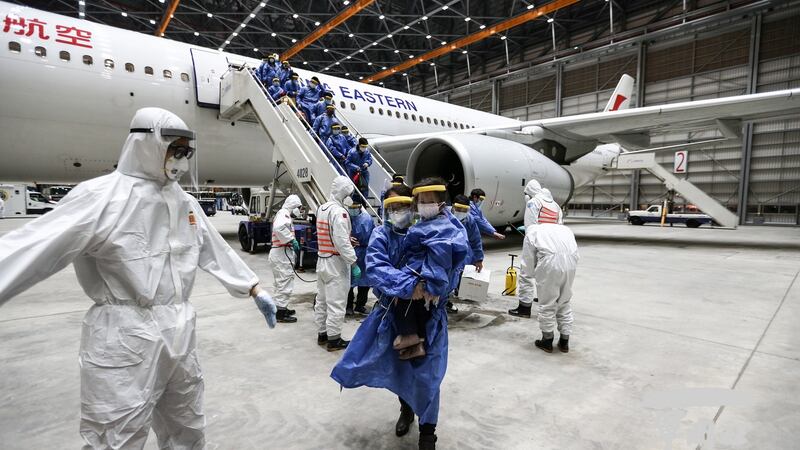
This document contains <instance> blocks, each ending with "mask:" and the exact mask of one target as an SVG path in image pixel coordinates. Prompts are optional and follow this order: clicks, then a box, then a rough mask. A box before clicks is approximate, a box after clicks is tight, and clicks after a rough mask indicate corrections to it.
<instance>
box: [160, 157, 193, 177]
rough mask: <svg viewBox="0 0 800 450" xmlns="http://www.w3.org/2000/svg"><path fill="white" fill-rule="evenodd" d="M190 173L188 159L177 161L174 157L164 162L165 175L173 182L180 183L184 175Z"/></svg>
mask: <svg viewBox="0 0 800 450" xmlns="http://www.w3.org/2000/svg"><path fill="white" fill-rule="evenodd" d="M188 171H189V159H188V158H180V159H177V158H175V157H174V156H170V157H169V158H167V160H166V161H165V162H164V173H165V174H166V175H167V178H169V179H170V180H172V181H178V180H180V179H181V177H182V176H183V174H185V173H186V172H188Z"/></svg>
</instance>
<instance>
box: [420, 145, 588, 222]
mask: <svg viewBox="0 0 800 450" xmlns="http://www.w3.org/2000/svg"><path fill="white" fill-rule="evenodd" d="M406 176H407V181H408V182H409V183H412V184H413V183H416V182H418V181H420V180H422V179H423V178H426V177H432V176H438V177H442V178H444V180H445V181H447V183H448V194H449V195H450V198H452V197H453V196H455V195H458V194H464V195H467V196H469V193H470V191H472V190H473V189H475V188H481V189H483V190H484V191H486V200H485V201H484V203H483V207H482V211H483V214H484V215H485V216H486V218H487V219H488V220H489V221H490V222H491V223H492V224H496V225H502V224H505V223H508V222H511V223H517V222H521V221H522V220H523V218H524V210H525V198H524V196H523V190H524V188H525V184H526V183H527V182H528V181H530V180H531V179H536V180H538V181H539V182H540V183H541V184H542V186H543V187H546V188H548V189H550V192H552V194H553V198H555V200H556V201H557V202H558V203H559V204H562V205H563V204H565V203H566V202H567V201H569V199H570V197H571V196H572V190H573V187H574V185H573V181H572V176H571V175H570V174H569V172H567V171H566V170H564V169H563V168H562V167H561V166H559V165H558V164H556V163H555V162H553V161H551V160H550V159H548V158H547V157H546V156H544V155H542V154H541V153H539V152H537V151H536V150H533V149H531V148H530V147H527V146H525V145H523V144H520V143H518V142H513V141H509V140H507V139H501V138H496V137H491V136H484V135H476V134H470V135H466V134H451V135H443V136H437V137H431V138H428V139H425V140H424V141H422V142H420V143H419V144H418V145H417V146H416V147H415V148H414V151H412V152H411V156H410V157H409V159H408V165H407V167H406Z"/></svg>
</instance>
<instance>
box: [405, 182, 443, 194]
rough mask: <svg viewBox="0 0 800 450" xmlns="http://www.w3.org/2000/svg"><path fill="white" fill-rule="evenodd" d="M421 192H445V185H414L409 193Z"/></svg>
mask: <svg viewBox="0 0 800 450" xmlns="http://www.w3.org/2000/svg"><path fill="white" fill-rule="evenodd" d="M423 192H447V187H445V185H443V184H433V185H431V186H420V187H415V188H414V190H413V191H411V195H417V194H421V193H423Z"/></svg>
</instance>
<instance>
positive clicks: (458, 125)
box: [342, 102, 475, 130]
mask: <svg viewBox="0 0 800 450" xmlns="http://www.w3.org/2000/svg"><path fill="white" fill-rule="evenodd" d="M342 103H343V104H344V102H342ZM353 109H355V108H353ZM369 112H370V114H375V107H374V106H370V107H369ZM383 114H384V113H383V108H378V115H381V116H382V115H383ZM392 114H393V113H392V111H390V110H389V109H388V108H387V109H386V115H387V116H389V117H392ZM394 116H395V117H397V118H398V119H400V118H402V119H404V120H408V119H409V115H408V113H403V114H402V117H401V115H400V111H395V112H394ZM410 117H411V120H412V121H413V122H419V123H425V122H426V121H427V122H428V124H433V125H437V126H438V125H441V126H443V127H448V128H455V129H457V130H458V129H461V130H465V129H468V128H475V126H474V125H464V124H463V123H457V122H451V121H449V120H448V121H446V122H445V121H444V120H439V119H436V118H434V119H431V118H430V117H424V116H419V117H417V115H416V114H411V116H410Z"/></svg>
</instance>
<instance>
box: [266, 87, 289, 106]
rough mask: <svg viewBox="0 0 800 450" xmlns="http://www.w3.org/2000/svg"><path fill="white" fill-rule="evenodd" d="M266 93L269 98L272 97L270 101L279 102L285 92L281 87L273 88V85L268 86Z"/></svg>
mask: <svg viewBox="0 0 800 450" xmlns="http://www.w3.org/2000/svg"><path fill="white" fill-rule="evenodd" d="M267 92H268V93H269V96H270V97H272V99H273V100H275V101H276V102H277V101H278V100H280V98H281V97H283V95H284V94H285V93H286V91H284V90H283V88H282V87H280V86H275V85H274V84H270V85H269V87H268V88H267Z"/></svg>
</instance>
